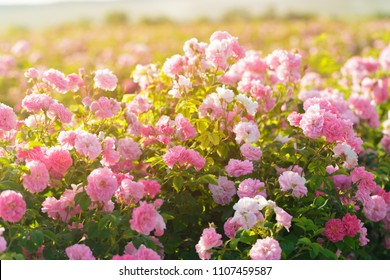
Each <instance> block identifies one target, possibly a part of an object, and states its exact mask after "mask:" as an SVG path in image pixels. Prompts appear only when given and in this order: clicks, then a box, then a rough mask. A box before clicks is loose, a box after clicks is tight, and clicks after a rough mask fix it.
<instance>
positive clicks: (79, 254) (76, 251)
mask: <svg viewBox="0 0 390 280" xmlns="http://www.w3.org/2000/svg"><path fill="white" fill-rule="evenodd" d="M65 253H66V255H67V256H68V258H69V259H70V260H95V257H94V256H93V253H92V251H91V249H90V248H89V247H88V246H87V245H85V244H74V245H72V246H69V247H67V248H66V249H65Z"/></svg>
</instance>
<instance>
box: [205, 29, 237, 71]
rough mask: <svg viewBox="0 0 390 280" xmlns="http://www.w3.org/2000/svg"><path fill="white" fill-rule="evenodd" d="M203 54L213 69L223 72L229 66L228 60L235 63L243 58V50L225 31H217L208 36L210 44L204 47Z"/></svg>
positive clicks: (234, 38)
mask: <svg viewBox="0 0 390 280" xmlns="http://www.w3.org/2000/svg"><path fill="white" fill-rule="evenodd" d="M205 54H206V59H207V60H208V61H209V62H210V63H211V64H213V65H214V67H216V68H220V69H223V70H225V69H226V68H227V67H228V66H229V60H230V59H233V60H234V61H237V60H238V59H240V58H243V57H244V55H245V50H244V49H243V48H242V47H241V46H240V44H239V43H238V39H237V38H236V37H233V36H231V35H230V34H229V33H227V32H225V31H217V32H214V33H213V34H212V35H211V36H210V44H209V45H208V46H207V47H206V50H205Z"/></svg>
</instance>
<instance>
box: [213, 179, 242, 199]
mask: <svg viewBox="0 0 390 280" xmlns="http://www.w3.org/2000/svg"><path fill="white" fill-rule="evenodd" d="M217 182H218V185H213V184H209V189H210V191H211V194H212V196H213V199H214V201H215V202H216V203H218V204H221V205H226V204H229V203H230V202H231V201H232V198H233V196H234V195H235V194H236V188H235V187H234V182H233V181H230V180H228V179H227V177H225V176H220V177H218V179H217Z"/></svg>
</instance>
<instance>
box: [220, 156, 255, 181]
mask: <svg viewBox="0 0 390 280" xmlns="http://www.w3.org/2000/svg"><path fill="white" fill-rule="evenodd" d="M225 170H226V172H227V174H228V175H229V176H230V177H239V176H243V175H247V174H250V173H252V172H253V164H252V162H251V161H249V160H244V161H241V160H238V159H230V160H229V163H228V165H226V166H225Z"/></svg>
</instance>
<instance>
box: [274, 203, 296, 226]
mask: <svg viewBox="0 0 390 280" xmlns="http://www.w3.org/2000/svg"><path fill="white" fill-rule="evenodd" d="M274 211H275V214H276V221H277V223H278V224H279V225H281V226H282V227H284V228H285V229H286V230H287V231H290V230H289V229H290V227H291V219H292V216H291V215H290V214H288V213H287V212H286V211H284V210H283V209H282V208H280V207H277V206H276V207H275V208H274Z"/></svg>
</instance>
